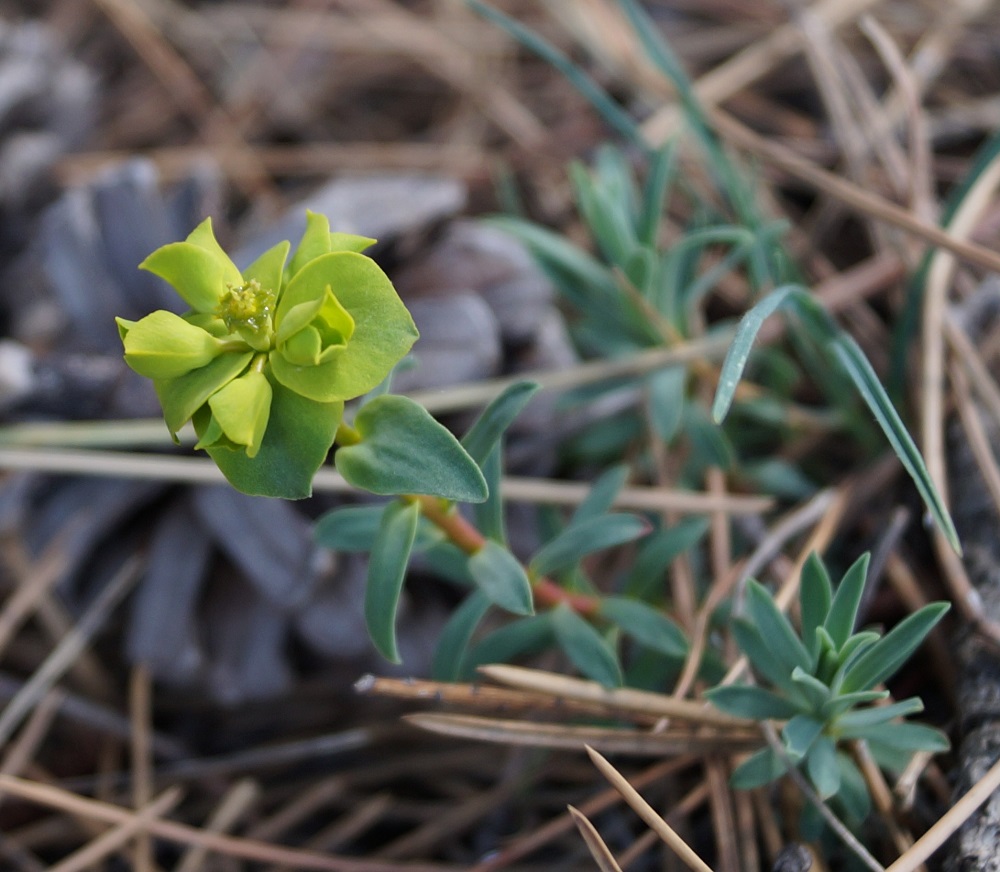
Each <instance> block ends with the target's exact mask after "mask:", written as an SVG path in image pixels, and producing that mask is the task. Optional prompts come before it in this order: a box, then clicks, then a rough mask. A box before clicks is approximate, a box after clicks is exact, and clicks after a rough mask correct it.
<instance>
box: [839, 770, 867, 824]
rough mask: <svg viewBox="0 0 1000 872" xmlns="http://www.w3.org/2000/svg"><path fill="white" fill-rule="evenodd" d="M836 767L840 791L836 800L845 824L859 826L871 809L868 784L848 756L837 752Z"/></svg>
mask: <svg viewBox="0 0 1000 872" xmlns="http://www.w3.org/2000/svg"><path fill="white" fill-rule="evenodd" d="M837 765H838V766H839V767H840V790H838V791H837V799H838V801H839V803H840V805H841V806H842V807H843V808H844V811H845V812H846V816H847V822H848V823H849V824H851V825H852V826H855V827H856V826H859V825H860V824H861V822H862V821H864V819H865V818H866V817H868V814H869V812H870V811H871V807H872V800H871V794H869V793H868V782H867V781H865V777H864V775H862V774H861V770H859V769H858V767H857V766H856V765H855V763H854V761H853V760H852V759H851V758H850V756H849V755H847V754H845V753H844V752H842V751H838V752H837Z"/></svg>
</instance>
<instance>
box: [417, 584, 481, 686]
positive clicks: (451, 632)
mask: <svg viewBox="0 0 1000 872" xmlns="http://www.w3.org/2000/svg"><path fill="white" fill-rule="evenodd" d="M490 605H491V603H490V601H489V599H487V597H486V596H485V595H484V594H483V593H482V591H478V590H477V591H474V592H473V593H472V594H471V595H470V596H468V597H466V600H465V602H464V603H462V605H460V606H459V607H458V608H457V609H455V611H454V612H453V613H452V615H451V617H450V618H448V622H447V623H446V624H445V625H444V628H443V629H442V630H441V633H440V635H439V636H438V643H437V648H435V650H434V662H433V663H432V664H431V675H432V676H433V677H434V679H435V680H436V681H459V680H460V679H461V678H462V675H463V668H462V667H463V664H464V662H465V659H466V657H465V655H466V652H467V650H468V647H469V641H470V640H471V639H472V634H473V633H474V632H475V631H476V627H477V626H479V622H480V621H481V620H482V619H483V617H484V616H485V615H486V613H487V612H488V611H489V610H490Z"/></svg>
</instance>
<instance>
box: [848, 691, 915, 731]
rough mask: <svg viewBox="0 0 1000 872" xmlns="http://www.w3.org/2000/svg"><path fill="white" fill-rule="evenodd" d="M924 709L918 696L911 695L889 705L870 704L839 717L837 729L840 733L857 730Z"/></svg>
mask: <svg viewBox="0 0 1000 872" xmlns="http://www.w3.org/2000/svg"><path fill="white" fill-rule="evenodd" d="M923 710H924V704H923V702H921V700H920V699H919V698H918V697H915V696H911V697H909V698H908V699H904V700H900V701H899V702H894V703H890V704H889V705H876V706H869V707H868V708H863V709H857V710H856V711H853V712H848V713H847V714H845V715H841V716H840V717H839V718H837V723H836V729H837V732H838V733H841V732H843V731H844V730H857V729H864V728H865V727H871V726H874V725H875V724H884V723H885V722H886V721H891V720H892V719H893V718H905V717H907V716H908V715H915V714H917V713H918V712H922V711H923Z"/></svg>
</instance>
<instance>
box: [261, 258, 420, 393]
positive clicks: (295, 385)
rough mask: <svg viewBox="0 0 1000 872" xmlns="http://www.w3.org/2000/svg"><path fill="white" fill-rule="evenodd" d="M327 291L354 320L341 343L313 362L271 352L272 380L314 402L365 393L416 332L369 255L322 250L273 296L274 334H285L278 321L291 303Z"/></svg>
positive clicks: (399, 356) (287, 314)
mask: <svg viewBox="0 0 1000 872" xmlns="http://www.w3.org/2000/svg"><path fill="white" fill-rule="evenodd" d="M328 293H331V294H332V296H333V297H334V298H335V300H336V303H337V305H338V307H342V308H343V309H344V310H345V311H346V312H347V313H348V314H349V315H350V317H351V319H352V320H353V322H354V332H353V334H352V335H351V337H350V341H349V342H348V343H347V345H346V347H345V348H343V350H342V351H341V352H340V353H338V354H337V355H336V356H335V357H334V358H333V359H331V360H327V361H325V362H321V363H319V364H318V365H316V366H302V365H300V364H297V363H294V362H292V361H290V360H288V359H286V358H285V357H284V356H283V355H282V353H281V352H280V351H279V352H278V353H272V355H271V366H272V367H273V369H274V374H275V377H276V378H277V379H278V381H280V382H281V383H282V384H284V385H286V386H287V387H289V388H291V389H292V390H294V391H296V392H297V393H300V394H302V395H303V396H308V397H311V398H313V399H315V400H317V401H319V402H329V401H332V400H347V399H352V398H354V397H359V396H361V395H362V394H364V393H367V392H368V391H370V390H371V389H372V388H374V387H375V386H376V385H377V384H378V383H379V382H381V381H382V380H383V379H384V378H385V377H386V376H387V375H388V374H389V372H390V371H391V370H392V368H393V367H394V366H395V365H396V363H397V362H398V361H400V360H401V359H402V358H403V357H404V356H405V355H406V353H407V352H408V351H409V350H410V347H411V346H412V345H413V343H414V342H415V341H416V339H417V336H418V333H417V328H416V327H415V326H414V324H413V319H412V318H411V317H410V313H409V312H408V311H407V310H406V307H405V306H404V305H403V303H402V301H401V300H400V299H399V297H398V296H397V295H396V291H395V289H394V288H393V286H392V283H391V282H390V281H389V279H388V277H387V276H386V275H385V273H383V272H382V270H381V269H379V267H378V266H377V265H376V263H375V262H374V261H373V260H371V259H370V258H368V257H365V256H364V255H361V254H355V253H352V252H334V253H331V254H324V255H322V256H320V257H317V258H315V259H313V260H310V261H309V262H308V263H307V264H306V265H305V266H303V267H302V268H301V269H300V270H299V271H298V272H297V273H295V274H294V278H292V280H291V281H290V282H289V283H288V286H287V287H286V288H285V289H284V291H283V292H282V294H281V296H280V297H279V298H278V305H277V314H276V316H275V330H276V332H277V333H278V334H279V335H285V334H284V333H283V321H284V319H285V318H286V317H293V316H292V315H291V313H292V312H293V310H295V308H296V307H297V306H299V305H301V304H303V303H312V304H315V302H316V301H317V300H326V299H327V294H328ZM299 311H301V310H299ZM318 317H319V316H317V318H318ZM320 332H321V333H322V330H320ZM324 347H325V346H324Z"/></svg>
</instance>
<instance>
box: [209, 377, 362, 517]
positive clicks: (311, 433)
mask: <svg viewBox="0 0 1000 872" xmlns="http://www.w3.org/2000/svg"><path fill="white" fill-rule="evenodd" d="M269 382H270V385H271V392H272V396H271V416H270V419H269V420H268V423H267V430H266V431H265V433H264V438H263V440H262V441H261V444H260V450H259V451H258V452H257V456H256V457H254V458H253V459H250V458H249V457H247V455H246V452H245V451H242V450H238V451H234V450H232V449H230V448H222V447H219V448H209V449H208V453H209V455H210V456H211V457H212V459H213V460H214V461H215V462H216V464H217V465H218V467H219V469H221V470H222V473H223V475H225V477H226V478H227V479H228V480H229V482H230V483H231V484H232V485H233V487H235V488H236V489H237V490H240V491H242V492H243V493H245V494H252V495H255V496H265V497H282V498H284V499H289V500H298V499H303V498H305V497H308V496H310V495H311V494H312V480H313V476H314V475H315V474H316V470H317V469H319V468H320V466H321V465H322V464H323V462H324V461H325V460H326V455H327V452H329V450H330V446H331V445H333V437H334V435H335V434H336V432H337V427H338V426H339V425H340V419H341V416H342V415H343V413H344V404H343V403H316V402H313V401H312V400H307V399H306V398H305V397H303V396H300V395H299V394H297V393H295V392H294V391H290V390H288V388H286V387H284V386H283V385H281V384H279V383H278V382H275V381H273V380H271V379H269ZM199 435H200V434H199Z"/></svg>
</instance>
